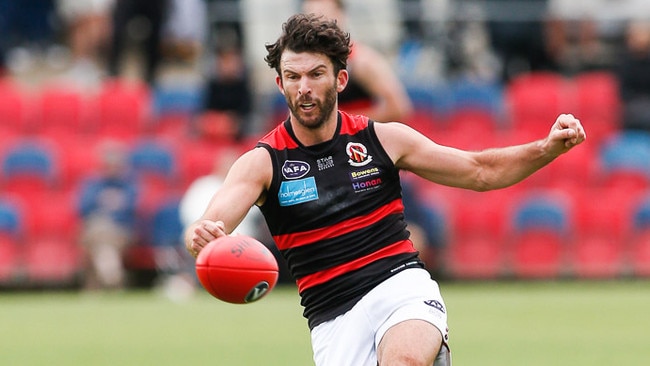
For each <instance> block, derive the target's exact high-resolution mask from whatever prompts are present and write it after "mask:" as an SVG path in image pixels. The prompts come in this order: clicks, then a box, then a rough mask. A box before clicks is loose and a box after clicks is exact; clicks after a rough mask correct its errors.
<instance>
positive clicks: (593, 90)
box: [571, 71, 622, 144]
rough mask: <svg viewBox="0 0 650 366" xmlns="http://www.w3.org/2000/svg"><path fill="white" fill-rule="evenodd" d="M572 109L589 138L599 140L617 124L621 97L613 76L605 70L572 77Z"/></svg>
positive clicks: (616, 129)
mask: <svg viewBox="0 0 650 366" xmlns="http://www.w3.org/2000/svg"><path fill="white" fill-rule="evenodd" d="M573 87H574V94H575V95H574V100H575V111H572V112H571V113H573V114H574V115H575V116H576V117H577V118H579V119H580V121H581V122H582V123H583V124H584V126H585V129H586V130H587V131H589V133H588V135H589V139H590V140H591V141H593V143H596V144H597V143H600V142H601V141H602V140H603V139H604V138H605V137H607V136H609V135H610V134H612V133H615V132H616V131H618V130H619V129H620V127H621V114H622V110H621V104H622V103H621V96H620V91H619V82H618V78H617V76H616V75H615V74H614V73H612V72H609V71H589V72H583V73H580V74H578V75H576V76H575V77H574V78H573Z"/></svg>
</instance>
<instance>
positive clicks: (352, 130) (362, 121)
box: [339, 111, 368, 135]
mask: <svg viewBox="0 0 650 366" xmlns="http://www.w3.org/2000/svg"><path fill="white" fill-rule="evenodd" d="M339 112H340V113H341V118H347V119H349V120H350V121H351V122H349V123H346V122H343V123H342V124H341V134H342V135H355V134H356V133H357V132H359V131H361V130H363V129H364V128H366V126H368V117H366V116H362V115H358V114H354V115H352V114H348V113H347V112H344V111H339Z"/></svg>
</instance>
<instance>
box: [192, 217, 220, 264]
mask: <svg viewBox="0 0 650 366" xmlns="http://www.w3.org/2000/svg"><path fill="white" fill-rule="evenodd" d="M225 235H227V234H226V228H225V225H224V223H223V222H222V221H212V220H201V221H198V222H196V223H195V224H194V225H193V227H192V228H191V230H190V231H189V232H188V236H189V237H188V238H186V243H185V246H186V249H187V251H188V252H189V253H190V254H191V255H192V256H193V257H194V258H196V257H197V256H198V255H199V253H200V252H201V250H202V249H203V248H204V247H205V246H206V245H208V243H209V242H211V241H213V240H214V239H216V238H218V237H221V236H225Z"/></svg>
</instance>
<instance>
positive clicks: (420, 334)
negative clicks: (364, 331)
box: [377, 319, 442, 366]
mask: <svg viewBox="0 0 650 366" xmlns="http://www.w3.org/2000/svg"><path fill="white" fill-rule="evenodd" d="M441 346H442V334H441V333H440V330H438V328H436V327H435V326H434V325H433V324H431V323H429V322H427V321H424V320H419V319H413V320H406V321H403V322H401V323H398V324H395V325H393V326H392V327H391V328H390V329H388V330H387V331H386V333H385V334H384V336H383V337H382V339H381V341H380V342H379V347H378V348H377V360H378V361H379V365H380V366H384V365H392V366H395V365H426V366H431V365H433V362H434V360H435V359H436V356H437V355H438V352H440V347H441Z"/></svg>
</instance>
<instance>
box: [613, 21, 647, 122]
mask: <svg viewBox="0 0 650 366" xmlns="http://www.w3.org/2000/svg"><path fill="white" fill-rule="evenodd" d="M616 72H617V75H618V78H619V82H620V91H621V98H622V102H623V127H624V128H626V129H641V130H646V131H650V21H648V20H632V21H630V22H629V23H628V25H627V28H626V33H625V50H624V51H623V53H622V54H621V57H620V58H619V64H618V67H617V69H616Z"/></svg>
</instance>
